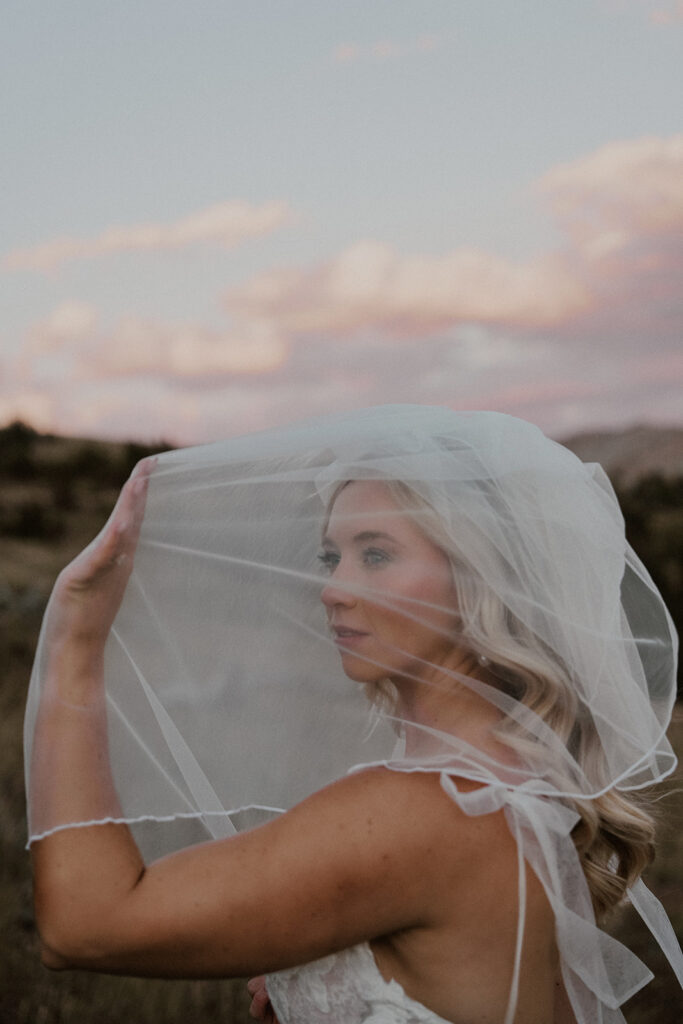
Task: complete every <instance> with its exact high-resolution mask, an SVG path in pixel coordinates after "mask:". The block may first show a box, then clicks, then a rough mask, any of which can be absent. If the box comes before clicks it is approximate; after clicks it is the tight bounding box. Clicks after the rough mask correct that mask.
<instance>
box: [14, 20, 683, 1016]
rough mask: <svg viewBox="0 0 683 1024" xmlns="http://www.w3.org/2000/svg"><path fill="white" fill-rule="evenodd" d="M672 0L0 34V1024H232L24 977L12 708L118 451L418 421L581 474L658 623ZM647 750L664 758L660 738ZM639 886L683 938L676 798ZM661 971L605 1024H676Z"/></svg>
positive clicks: (158, 990)
mask: <svg viewBox="0 0 683 1024" xmlns="http://www.w3.org/2000/svg"><path fill="white" fill-rule="evenodd" d="M682 54H683V4H682V3H681V0H574V2H573V3H572V4H564V5H560V4H547V3H546V2H545V0H518V2H517V3H515V4H514V5H507V4H503V3H500V2H499V0H461V2H458V3H453V0H425V2H420V3H417V2H415V0H326V2H325V3H319V2H316V0H259V2H258V3H252V4H244V3H237V2H233V0H196V2H195V3H192V4H187V3H184V2H180V0H164V2H162V0H146V2H145V3H142V4H141V3H139V2H136V3H134V2H132V0H119V2H118V3H116V4H104V3H100V2H94V3H93V2H92V0H60V2H59V3H46V2H40V0H26V2H25V3H23V4H21V5H14V6H13V10H12V17H11V18H8V19H6V24H5V26H4V28H3V32H2V35H1V38H0V90H1V95H2V96H3V102H2V105H1V109H0V119H1V124H2V138H3V171H2V189H1V190H0V218H1V224H2V233H1V235H0V239H1V241H0V245H1V247H2V248H1V249H0V310H1V312H0V659H1V660H2V664H3V667H4V670H5V671H4V673H3V678H2V682H1V683H0V708H1V709H0V731H1V733H2V735H1V737H0V844H1V845H2V860H1V863H0V873H1V874H0V943H1V944H2V950H1V951H0V954H1V955H0V1024H29V1022H30V1024H34V1022H39V1024H58V1022H76V1021H78V1022H85V1024H90V1022H91V1021H92V1022H94V1021H98V1022H102V1024H109V1022H111V1024H119V1022H122V1021H126V1022H129V1021H133V1022H135V1024H138V1022H140V1024H147V1022H150V1024H151V1022H155V1024H157V1022H161V1021H169V1022H170V1021H176V1020H177V1021H180V1020H182V1021H184V1022H194V1021H197V1022H199V1021H226V1022H230V1021H235V1022H238V1021H242V1020H245V1019H246V1018H245V1016H244V1014H245V1007H246V1000H245V997H244V992H243V988H242V987H241V986H240V985H239V984H237V983H218V982H212V983H180V982H178V983H168V982H167V983H157V982H154V983H152V982H140V981H130V980H126V979H107V978H96V977H88V976H86V975H77V974H67V975H60V976H55V975H50V974H48V973H47V972H46V971H44V970H43V969H42V968H41V967H40V966H39V964H38V962H37V951H36V939H35V934H34V931H33V923H32V916H31V910H30V887H29V877H28V865H27V857H26V854H25V852H24V851H23V843H24V841H25V830H24V803H23V781H22V769H21V756H22V755H21V719H22V713H23V702H24V696H25V691H26V686H27V681H28V675H29V671H30V664H31V659H32V654H33V650H34V647H35V643H36V639H37V631H38V628H39V625H40V620H41V617H42V612H43V610H44V606H45V602H46V600H47V596H48V594H49V590H50V587H51V585H52V582H53V581H54V578H55V576H56V574H57V572H58V571H59V569H60V568H61V567H62V565H64V564H65V562H66V561H68V559H69V558H70V557H71V556H72V555H73V554H75V553H76V551H77V550H79V549H80V548H81V547H82V546H83V545H84V544H85V543H86V542H87V541H88V540H90V539H91V537H92V536H93V535H94V534H95V533H96V532H97V530H98V529H99V527H100V526H101V525H102V523H103V522H104V520H105V519H106V517H107V515H108V513H109V511H110V509H111V506H112V504H113V502H114V500H115V496H116V492H117V490H118V488H119V486H120V484H121V483H122V481H123V479H125V476H126V475H127V473H128V472H129V470H130V468H131V467H132V465H133V464H134V463H135V461H136V460H137V458H139V457H140V456H141V455H143V454H145V453H146V452H147V451H154V450H160V449H163V448H167V447H171V446H178V445H187V444H194V443H199V442H203V441H211V440H215V439H218V438H221V437H225V436H229V435H233V434H237V433H243V432H246V431H251V430H255V429H260V428H263V427H272V426H277V425H278V424H284V423H286V422H291V421H292V420H294V419H297V418H301V417H305V416H308V415H316V414H318V413H321V412H326V411H331V410H337V409H339V410H341V409H352V408H356V407H361V406H366V405H371V404H379V403H387V402H419V403H425V404H435V405H446V406H450V407H452V408H457V409H470V408H484V409H497V410H500V411H503V412H508V413H512V414H514V415H518V416H522V417H524V418H526V419H529V420H532V421H533V422H535V423H537V424H538V425H539V426H541V427H542V428H543V429H544V430H545V431H546V432H547V433H549V434H550V435H551V436H553V437H555V438H557V439H559V440H565V441H568V442H569V444H570V447H572V448H574V450H575V451H577V453H578V454H580V455H581V457H582V458H585V459H588V460H596V461H600V462H601V463H602V464H603V465H604V466H605V468H606V469H607V471H608V473H609V474H610V476H611V477H612V480H613V482H614V483H615V486H616V487H617V490H618V493H619V496H620V498H621V500H622V505H623V508H624V512H625V517H626V521H627V529H628V532H629V536H630V539H631V541H632V543H633V544H634V546H635V548H636V550H637V551H638V553H639V554H640V555H641V557H642V558H643V560H644V561H645V563H646V565H647V566H648V567H649V569H650V570H651V572H652V573H653V575H654V576H655V579H656V581H657V582H658V584H659V586H660V587H661V589H662V591H663V593H664V595H665V597H666V599H667V601H668V603H669V605H670V607H671V610H672V613H673V614H674V617H675V618H676V621H677V622H678V624H679V627H680V622H681V618H682V611H681V609H682V602H683V596H682V595H683V511H682V507H683V503H682V501H681V497H682V496H683V350H682V348H681V337H682V336H683V125H682V123H681V121H682V119H681V109H682V108H681V103H680V97H681V93H682V88H681V87H682V85H683V71H682V70H681V68H682V67H683V60H682V59H681V58H682ZM673 739H674V742H675V743H676V744H678V746H679V748H680V749H683V725H682V724H681V719H680V716H679V717H677V718H676V720H675V722H674V727H673ZM679 785H680V779H678V780H674V782H673V783H672V786H671V787H670V789H671V790H672V795H669V796H667V797H665V798H664V799H663V801H662V804H661V806H662V811H663V819H664V822H665V824H664V825H663V836H664V841H663V845H662V849H661V853H660V856H659V857H658V860H657V863H656V864H655V865H654V867H653V869H652V871H651V872H650V875H649V881H650V883H651V885H652V886H653V888H654V889H655V891H656V892H658V893H659V895H660V896H661V898H662V899H663V900H664V902H665V905H666V906H667V909H668V910H669V912H670V913H671V916H672V919H673V920H674V924H675V926H676V928H677V929H678V931H679V934H681V933H682V932H683V899H682V897H681V867H682V864H683V849H682V844H683V839H681V838H680V834H681V828H680V826H681V822H682V818H683V804H682V803H681V797H680V794H677V793H676V792H675V790H676V788H677V786H679ZM615 928H616V929H622V930H624V931H625V933H626V934H627V936H628V940H629V942H632V943H633V945H634V948H636V949H637V951H638V952H639V954H640V955H642V956H643V958H644V959H645V960H646V961H647V962H648V963H650V964H651V965H652V966H653V968H654V969H656V971H657V980H656V981H655V982H654V983H653V984H652V985H651V986H649V987H648V988H647V989H646V990H645V991H644V992H643V993H642V994H641V995H640V996H637V997H636V998H635V999H634V1000H633V1006H632V1007H631V1009H630V1013H627V1016H628V1019H629V1022H633V1024H644V1022H650V1021H652V1022H655V1021H657V1022H659V1024H669V1022H672V1024H673V1022H674V1021H676V1022H678V1021H680V1020H681V1019H683V1001H682V1000H681V994H680V992H679V991H677V989H676V985H675V983H674V982H673V979H672V977H671V974H670V972H668V970H667V968H666V967H663V966H662V965H661V964H660V962H659V960H658V959H657V956H656V953H655V952H654V951H653V950H652V943H651V942H650V941H649V940H648V937H647V934H646V933H644V932H643V931H642V930H641V928H640V926H639V925H638V924H637V923H636V922H634V921H633V920H632V919H631V918H630V916H629V915H628V914H625V915H624V916H623V919H620V920H619V921H615Z"/></svg>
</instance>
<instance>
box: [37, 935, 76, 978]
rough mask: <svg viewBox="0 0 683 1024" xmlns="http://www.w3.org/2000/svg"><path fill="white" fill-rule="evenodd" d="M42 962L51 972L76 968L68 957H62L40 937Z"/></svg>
mask: <svg viewBox="0 0 683 1024" xmlns="http://www.w3.org/2000/svg"><path fill="white" fill-rule="evenodd" d="M40 962H41V964H42V965H43V967H47V969H48V970H49V971H67V970H69V968H70V967H72V966H74V965H73V964H71V962H70V961H69V960H68V958H67V957H64V956H62V954H61V953H58V952H57V950H55V949H53V948H52V946H51V945H49V944H48V943H47V942H45V940H44V939H43V938H42V936H41V937H40Z"/></svg>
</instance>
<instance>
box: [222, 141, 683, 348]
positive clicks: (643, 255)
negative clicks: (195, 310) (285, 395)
mask: <svg viewBox="0 0 683 1024" xmlns="http://www.w3.org/2000/svg"><path fill="white" fill-rule="evenodd" d="M537 188H538V192H539V193H540V194H541V195H542V196H543V197H544V199H545V201H546V202H547V203H548V205H549V208H550V210H551V212H552V214H553V215H554V217H555V220H556V222H557V224H558V227H559V228H560V231H561V233H562V234H563V236H564V243H563V244H562V245H561V247H560V248H559V249H557V250H555V251H550V252H546V253H541V254H539V256H537V257H536V258H535V259H532V260H529V261H526V262H514V261H512V260H506V259H503V258H501V257H499V256H497V255H495V254H493V253H491V252H486V251H482V250H477V249H467V248H460V249H455V250H453V251H452V252H449V253H446V254H443V255H430V254H415V253H401V252H398V251H397V250H396V249H394V248H393V247H391V246H390V245H387V244H386V243H383V242H381V241H378V240H376V239H365V240H361V241H358V242H355V243H353V244H351V245H349V246H347V247H346V248H345V249H343V250H342V251H341V252H339V253H337V254H336V255H335V256H333V257H332V258H331V259H328V260H326V261H324V262H320V263H317V264H314V265H311V266H308V267H281V268H275V269H273V270H271V271H268V272H265V273H261V274H257V275H255V276H254V277H253V278H252V279H250V280H248V281H246V282H245V283H244V284H242V285H239V286H237V287H233V288H232V289H230V291H229V292H228V293H227V294H226V296H225V303H226V308H227V310H228V312H229V313H230V314H231V315H232V316H237V317H239V318H240V320H241V321H242V322H249V323H259V324H261V325H262V327H264V326H265V325H275V324H277V327H278V330H279V331H281V332H282V333H283V334H284V335H285V336H286V337H287V338H289V339H290V341H301V340H303V339H314V338H315V339H318V340H319V339H320V338H322V337H336V338H349V337H352V336H358V335H361V334H365V335H367V336H368V337H371V336H377V335H384V336H387V337H391V338H394V339H399V338H406V339H408V338H413V339H417V338H430V337H433V336H434V335H436V334H438V333H439V332H444V331H451V330H453V329H454V328H455V327H457V326H458V325H461V324H477V323H479V324H484V325H489V326H498V327H502V328H505V329H507V330H508V331H512V332H514V333H515V334H516V335H517V336H520V335H521V334H522V333H524V332H527V333H529V332H536V333H539V332H541V333H545V334H546V335H555V336H556V337H558V338H562V337H563V333H564V336H565V337H567V336H569V334H571V332H574V336H575V337H577V336H579V335H582V336H587V335H592V336H593V337H598V336H602V337H606V336H609V334H610V332H621V333H622V334H623V332H624V331H626V333H627V334H628V333H629V332H630V333H631V334H633V333H638V334H639V336H640V337H642V330H643V329H645V327H646V322H647V323H649V326H650V328H651V329H652V328H654V329H656V330H658V331H659V332H660V333H663V334H666V335H667V336H672V334H675V333H676V332H678V334H679V336H680V332H681V330H682V329H683V324H682V323H681V316H680V305H679V304H678V300H679V298H680V294H681V291H682V290H683V135H679V136H673V137H672V138H667V139H658V138H644V139H636V140H632V141H627V142H615V143H611V144H610V145H608V146H604V147H602V148H600V149H598V150H597V151H596V152H594V153H591V154H589V155H587V156H585V157H582V158H581V159H579V160H576V161H574V162H573V163H569V164H565V165H562V166H559V167H556V168H554V169H552V170H551V171H549V172H548V173H547V174H546V175H544V176H543V178H542V179H541V180H540V181H539V182H538V186H537ZM676 310H678V314H676Z"/></svg>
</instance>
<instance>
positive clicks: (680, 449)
mask: <svg viewBox="0 0 683 1024" xmlns="http://www.w3.org/2000/svg"><path fill="white" fill-rule="evenodd" d="M564 444H566V446H567V448H571V450H572V451H573V452H574V453H575V454H576V455H578V456H579V458H580V459H582V460H583V461H584V462H599V463H600V465H601V466H602V468H603V469H604V470H605V472H606V473H607V475H608V476H609V478H610V479H611V480H612V482H613V483H614V484H615V486H617V487H620V488H626V487H633V486H634V485H635V484H637V483H638V481H639V480H642V479H643V477H648V476H662V477H665V478H666V479H667V480H671V479H673V478H675V477H681V476H683V430H681V429H680V428H676V427H645V426H643V427H631V428H630V429H628V430H621V431H618V432H616V433H604V432H602V433H600V432H598V433H586V434H577V435H575V436H574V437H570V438H568V439H566V440H565V441H564Z"/></svg>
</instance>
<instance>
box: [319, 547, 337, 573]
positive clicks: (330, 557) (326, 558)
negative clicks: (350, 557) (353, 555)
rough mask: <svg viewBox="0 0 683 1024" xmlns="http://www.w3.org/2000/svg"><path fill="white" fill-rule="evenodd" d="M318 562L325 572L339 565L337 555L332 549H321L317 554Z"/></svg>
mask: <svg viewBox="0 0 683 1024" xmlns="http://www.w3.org/2000/svg"><path fill="white" fill-rule="evenodd" d="M318 562H319V563H320V565H321V566H322V567H323V569H324V570H325V571H326V572H332V570H333V569H335V568H336V567H337V566H338V565H339V555H337V554H335V552H334V551H321V552H320V554H319V555H318Z"/></svg>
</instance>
